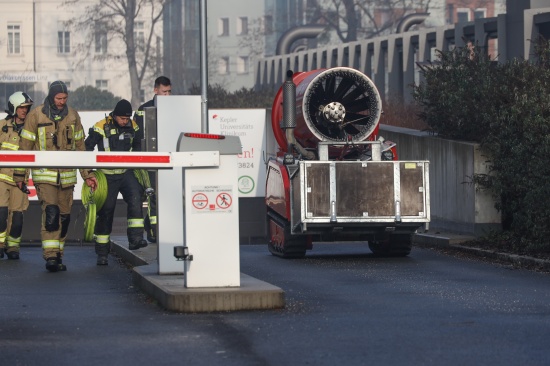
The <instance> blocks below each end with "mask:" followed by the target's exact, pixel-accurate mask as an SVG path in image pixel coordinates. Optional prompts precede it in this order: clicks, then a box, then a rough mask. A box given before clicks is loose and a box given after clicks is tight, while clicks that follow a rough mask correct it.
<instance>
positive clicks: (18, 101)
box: [7, 92, 34, 116]
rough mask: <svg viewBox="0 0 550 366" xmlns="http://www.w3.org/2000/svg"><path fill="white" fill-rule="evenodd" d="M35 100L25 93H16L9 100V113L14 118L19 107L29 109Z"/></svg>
mask: <svg viewBox="0 0 550 366" xmlns="http://www.w3.org/2000/svg"><path fill="white" fill-rule="evenodd" d="M33 103H34V102H33V100H32V99H31V97H29V95H28V94H27V93H25V92H15V93H13V94H12V95H11V96H10V98H9V100H8V111H7V112H8V113H9V114H10V115H12V116H15V113H16V111H17V108H19V107H29V108H30V106H31V105H33Z"/></svg>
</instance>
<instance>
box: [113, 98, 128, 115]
mask: <svg viewBox="0 0 550 366" xmlns="http://www.w3.org/2000/svg"><path fill="white" fill-rule="evenodd" d="M113 114H114V115H115V116H119V117H132V105H131V104H130V102H129V101H127V100H126V99H122V100H121V101H119V102H118V103H117V104H116V107H115V110H114V111H113Z"/></svg>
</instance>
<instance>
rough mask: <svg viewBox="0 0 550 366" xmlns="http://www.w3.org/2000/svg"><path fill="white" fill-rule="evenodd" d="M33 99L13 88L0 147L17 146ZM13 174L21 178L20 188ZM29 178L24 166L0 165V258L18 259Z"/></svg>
mask: <svg viewBox="0 0 550 366" xmlns="http://www.w3.org/2000/svg"><path fill="white" fill-rule="evenodd" d="M32 104H33V101H32V99H31V97H29V95H28V94H27V93H24V92H20V91H19V92H15V93H13V94H12V95H11V96H10V98H9V100H8V109H7V110H6V113H7V114H8V115H7V117H6V118H5V119H4V120H2V121H0V149H1V150H19V140H20V136H19V133H20V132H21V129H22V128H23V124H24V123H25V118H26V117H27V113H29V111H30V109H31V106H32ZM14 176H19V177H20V178H21V179H23V184H21V188H22V189H19V187H17V185H16V184H15V182H14V180H13V179H14ZM27 180H28V174H27V169H25V168H0V258H4V253H5V254H6V255H7V257H8V259H19V245H20V244H21V233H22V232H23V212H25V211H26V210H27V208H28V207H29V198H28V196H27V194H28V193H29V190H28V188H27V187H26V183H27Z"/></svg>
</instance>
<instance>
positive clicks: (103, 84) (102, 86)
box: [95, 80, 109, 90]
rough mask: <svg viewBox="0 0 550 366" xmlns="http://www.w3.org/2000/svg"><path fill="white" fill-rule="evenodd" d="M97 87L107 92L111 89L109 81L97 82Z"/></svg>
mask: <svg viewBox="0 0 550 366" xmlns="http://www.w3.org/2000/svg"><path fill="white" fill-rule="evenodd" d="M95 87H96V88H98V89H99V90H107V89H108V88H109V81H107V80H96V81H95Z"/></svg>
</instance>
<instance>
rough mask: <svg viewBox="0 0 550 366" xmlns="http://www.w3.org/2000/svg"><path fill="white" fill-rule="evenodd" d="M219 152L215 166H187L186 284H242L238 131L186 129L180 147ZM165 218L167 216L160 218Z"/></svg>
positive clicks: (185, 194) (240, 149)
mask: <svg viewBox="0 0 550 366" xmlns="http://www.w3.org/2000/svg"><path fill="white" fill-rule="evenodd" d="M199 151H219V154H220V164H219V166H216V167H204V168H197V169H193V168H187V169H184V171H183V189H184V191H183V196H184V202H185V209H184V220H183V233H184V237H185V241H184V246H185V247H187V249H186V252H188V253H189V257H188V258H187V259H186V260H184V263H183V265H184V279H185V281H184V282H185V287H188V288H194V287H238V286H240V260H239V200H238V192H239V190H238V180H239V176H238V170H237V154H241V153H242V147H241V141H240V139H239V138H238V137H235V136H220V135H208V134H182V135H181V137H180V140H179V142H178V152H187V153H190V152H199ZM161 220H162V219H161Z"/></svg>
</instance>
